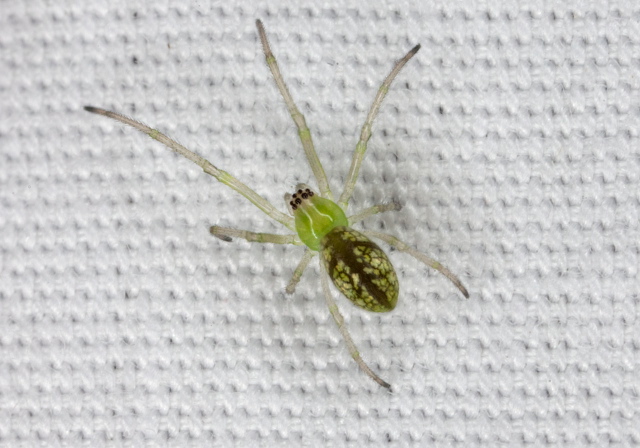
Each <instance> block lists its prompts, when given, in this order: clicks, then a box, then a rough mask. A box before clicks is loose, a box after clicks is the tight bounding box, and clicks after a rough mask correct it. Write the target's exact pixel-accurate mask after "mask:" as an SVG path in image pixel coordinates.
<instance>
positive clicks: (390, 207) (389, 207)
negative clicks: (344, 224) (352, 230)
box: [348, 202, 402, 226]
mask: <svg viewBox="0 0 640 448" xmlns="http://www.w3.org/2000/svg"><path fill="white" fill-rule="evenodd" d="M401 209H402V205H401V204H400V203H398V202H388V203H386V204H378V205H374V206H373V207H369V208H365V209H364V210H361V211H360V212H358V213H356V214H355V215H352V216H349V218H348V219H349V225H350V226H352V225H354V224H355V223H357V222H359V221H362V220H363V219H366V218H368V217H369V216H373V215H377V214H378V213H384V212H397V211H399V210H401Z"/></svg>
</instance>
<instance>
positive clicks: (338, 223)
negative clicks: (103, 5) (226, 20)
mask: <svg viewBox="0 0 640 448" xmlns="http://www.w3.org/2000/svg"><path fill="white" fill-rule="evenodd" d="M256 25H257V27H258V35H259V36H260V41H261V43H262V48H263V50H264V55H265V58H266V61H267V65H268V66H269V69H270V70H271V73H272V75H273V78H274V80H275V82H276V85H277V87H278V89H279V90H280V93H281V94H282V97H283V98H284V102H285V104H286V106H287V109H288V110H289V113H290V114H291V117H292V118H293V121H294V123H295V124H296V127H297V128H298V135H299V136H300V141H301V143H302V147H303V149H304V152H305V155H306V157H307V160H308V162H309V165H310V167H311V170H312V171H313V174H314V176H315V178H316V181H317V182H318V187H319V194H316V193H314V192H313V190H311V188H309V187H308V186H306V185H302V184H300V185H298V186H297V187H296V192H295V193H294V194H287V195H285V200H286V202H287V207H288V208H289V212H290V214H291V215H293V216H289V215H287V214H285V213H282V212H281V211H279V210H277V209H276V208H275V207H274V206H273V205H271V203H270V202H269V201H267V200H266V199H264V198H263V197H262V196H260V195H258V194H257V193H256V192H255V191H253V190H252V189H251V188H249V187H248V186H246V185H245V184H243V183H242V182H240V181H239V180H238V179H236V178H235V177H233V176H232V175H230V174H229V173H227V172H225V171H222V170H220V169H218V168H217V167H216V166H214V165H213V164H212V163H211V162H209V161H208V160H206V159H204V158H202V157H201V156H199V155H198V154H196V153H194V152H192V151H190V150H188V149H187V148H185V147H184V146H182V145H180V144H179V143H178V142H176V141H175V140H172V139H171V138H169V137H167V136H166V135H164V134H162V133H161V132H159V131H158V130H156V129H152V128H150V127H148V126H146V125H144V124H142V123H140V122H139V121H136V120H133V119H131V118H128V117H126V116H124V115H121V114H118V113H116V112H110V111H107V110H104V109H100V108H96V107H92V106H86V107H85V110H87V111H88V112H92V113H95V114H99V115H104V116H106V117H109V118H112V119H114V120H117V121H120V122H122V123H124V124H127V125H130V126H133V127H134V128H136V129H137V130H139V131H141V132H144V133H145V134H147V135H148V136H149V137H151V138H153V139H155V140H158V141H159V142H161V143H163V144H164V145H166V146H167V147H169V148H170V149H171V150H173V151H175V152H177V153H178V154H181V155H182V156H184V157H186V158H187V159H189V160H191V161H192V162H193V163H195V164H197V165H198V166H200V167H201V168H202V169H203V170H204V172H205V173H207V174H210V175H212V176H213V177H215V178H216V179H217V180H218V181H220V182H222V183H223V184H225V185H227V186H229V187H231V188H233V189H234V190H235V191H237V192H238V193H240V194H241V195H242V196H244V197H245V198H247V199H248V200H249V201H251V202H252V203H253V204H254V205H255V206H257V207H258V208H259V209H260V210H262V211H263V212H264V213H266V214H267V215H268V216H269V217H271V218H272V219H274V220H276V221H278V222H279V223H281V224H282V225H283V226H285V227H286V228H288V229H289V230H292V231H295V233H293V234H288V235H276V234H272V233H257V232H251V231H248V230H238V229H233V228H228V227H220V226H213V227H211V228H210V229H209V230H210V232H211V234H212V235H214V236H216V237H218V238H220V239H221V240H223V241H231V240H232V238H233V237H237V238H243V239H245V240H247V241H251V242H259V243H275V244H293V245H298V246H300V245H305V246H307V249H306V251H305V253H304V255H303V257H302V259H301V260H300V263H298V266H297V267H296V269H295V271H294V272H293V276H292V278H291V280H290V281H289V284H288V285H287V288H286V291H287V293H293V291H294V290H295V287H296V285H297V284H298V282H299V281H300V278H301V277H302V274H303V272H304V271H305V269H306V267H307V266H308V265H309V262H310V261H311V259H312V258H313V257H315V256H316V255H317V254H320V259H321V262H320V266H321V270H322V271H323V272H322V275H321V283H322V291H323V294H324V297H325V300H326V302H327V306H328V307H329V312H330V313H331V316H332V317H333V318H334V320H335V321H336V324H337V325H338V329H339V330H340V333H341V334H342V337H343V338H344V341H345V343H346V344H347V347H348V348H349V353H350V354H351V356H352V357H353V359H354V360H355V361H356V362H357V363H358V365H359V366H360V368H361V369H362V370H363V371H364V372H366V373H367V375H369V376H370V377H371V378H372V379H373V380H375V381H376V382H377V383H378V384H380V385H381V386H384V387H387V388H390V387H391V386H390V385H389V383H387V382H386V381H384V380H382V379H381V378H380V377H379V376H378V375H376V374H375V373H374V372H373V371H372V370H371V369H370V368H369V366H368V365H367V364H366V363H365V362H364V360H363V359H362V357H361V356H360V353H359V352H358V349H357V347H356V345H355V344H354V342H353V339H352V338H351V335H350V334H349V331H348V330H347V327H346V326H345V325H344V319H343V317H342V314H340V311H339V310H338V307H337V305H336V303H335V301H334V300H333V297H332V295H331V291H330V289H329V283H328V281H327V276H328V277H329V278H331V280H332V281H333V284H334V285H335V286H336V287H337V288H338V290H340V292H341V293H342V294H344V296H345V297H347V298H348V299H349V300H351V301H352V302H353V303H354V304H356V305H357V306H359V307H361V308H364V309H366V310H369V311H376V312H385V311H391V310H392V309H393V308H394V307H395V306H396V303H397V301H398V291H399V286H398V277H397V276H396V273H395V270H394V269H393V266H392V265H391V262H390V261H389V258H388V257H387V255H386V254H385V253H384V252H383V251H382V249H380V247H379V246H378V245H377V244H376V243H374V242H373V241H371V240H370V239H369V237H374V238H377V239H380V240H382V241H385V242H386V243H387V244H389V245H391V246H393V247H395V248H396V249H397V250H399V251H401V252H406V253H408V254H409V255H411V256H413V257H414V258H416V259H417V260H419V261H421V262H422V263H425V264H426V265H427V266H430V267H432V268H434V269H436V270H437V271H439V272H440V273H442V274H444V275H445V276H446V277H447V278H448V279H449V280H451V281H452V282H453V284H454V285H456V287H457V288H458V289H459V290H460V291H461V292H462V294H463V295H464V296H465V297H469V294H468V292H467V290H466V289H465V287H464V286H462V283H461V282H460V280H458V278H457V277H456V276H455V275H453V274H452V273H451V272H450V271H449V270H448V269H447V268H445V267H444V266H442V265H441V264H440V263H439V262H437V261H436V260H434V259H432V258H429V257H427V256H426V255H425V254H423V253H421V252H418V251H417V250H415V249H413V248H411V247H410V246H408V245H407V244H406V243H404V242H402V241H400V240H399V239H397V238H396V237H394V236H391V235H388V234H386V233H381V232H375V231H368V232H364V233H363V232H358V231H357V230H354V229H353V228H351V226H352V225H353V224H355V223H357V222H359V221H361V220H363V219H365V218H367V217H369V216H372V215H375V214H377V213H382V212H386V211H391V210H398V209H399V206H398V205H397V204H395V203H391V204H379V205H374V206H372V207H369V208H367V209H365V210H362V211H361V212H359V213H357V214H355V215H352V216H349V217H347V215H346V210H347V206H348V203H349V199H350V198H351V194H352V193H353V189H354V187H355V184H356V181H357V179H358V173H359V171H360V165H361V163H362V160H363V159H364V154H365V152H366V150H367V142H368V141H369V138H370V137H371V127H372V125H373V121H374V119H375V117H376V115H377V114H378V110H379V109H380V104H382V100H383V99H384V97H385V95H386V94H387V91H388V90H389V86H390V85H391V82H392V81H393V79H394V78H395V77H396V75H397V74H398V73H399V72H400V70H401V69H402V67H404V65H405V64H406V63H407V62H408V61H409V59H411V58H412V57H413V56H414V55H415V54H416V53H417V52H418V50H419V49H420V45H416V46H415V47H413V48H412V49H411V51H409V52H408V53H407V54H406V55H405V56H404V57H403V58H402V59H401V60H400V61H399V62H398V63H397V64H396V65H395V66H394V67H393V69H392V70H391V73H389V75H388V76H387V77H386V78H385V80H384V82H383V83H382V85H381V86H380V88H379V89H378V93H377V95H376V97H375V99H374V101H373V104H372V105H371V109H370V110H369V114H368V115H367V118H366V120H365V123H364V125H363V126H362V131H361V133H360V139H359V141H358V143H357V145H356V149H355V151H354V154H353V159H352V161H351V167H350V169H349V174H348V177H347V180H346V182H345V186H344V190H343V192H342V194H341V195H340V198H339V199H338V202H334V200H333V194H332V192H331V189H330V188H329V182H328V181H327V177H326V175H325V172H324V169H323V167H322V165H321V164H320V160H319V159H318V155H317V153H316V150H315V148H314V146H313V141H312V139H311V133H310V132H309V128H308V127H307V124H306V121H305V119H304V116H303V115H302V114H301V113H300V111H299V110H298V108H297V107H296V105H295V103H294V101H293V98H292V97H291V94H290V93H289V90H288V89H287V86H286V84H285V82H284V79H283V78H282V75H281V74H280V69H279V68H278V64H277V62H276V58H275V57H274V56H273V53H272V52H271V47H270V46H269V41H268V40H267V35H266V33H265V31H264V27H263V25H262V22H261V21H260V20H257V21H256Z"/></svg>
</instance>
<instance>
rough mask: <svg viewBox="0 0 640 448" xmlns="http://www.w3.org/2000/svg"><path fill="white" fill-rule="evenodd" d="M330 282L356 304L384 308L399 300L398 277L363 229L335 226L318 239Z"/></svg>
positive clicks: (388, 308) (371, 308) (386, 258)
mask: <svg viewBox="0 0 640 448" xmlns="http://www.w3.org/2000/svg"><path fill="white" fill-rule="evenodd" d="M320 254H321V257H322V262H323V263H324V266H325V268H326V269H327V272H328V273H329V276H330V277H331V280H332V281H333V284H334V285H336V288H338V289H339V290H340V292H341V293H342V294H344V295H345V297H346V298H347V299H349V300H351V301H352V302H353V303H355V304H356V305H357V306H359V307H361V308H364V309H366V310H369V311H374V312H379V313H382V312H386V311H391V310H392V309H393V308H395V306H396V303H397V302H398V290H399V288H398V277H397V275H396V271H395V270H394V269H393V266H392V265H391V262H390V261H389V258H388V257H387V255H386V254H385V253H384V252H383V250H382V249H380V247H379V246H378V245H377V244H376V243H374V242H373V241H371V240H370V239H369V238H367V237H366V236H365V235H363V234H362V233H360V232H358V231H356V230H353V229H352V228H350V227H343V226H338V227H335V228H333V229H332V230H331V231H330V232H329V233H327V234H326V235H325V236H324V237H323V238H322V239H321V241H320Z"/></svg>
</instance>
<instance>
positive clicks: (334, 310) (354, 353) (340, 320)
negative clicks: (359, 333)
mask: <svg viewBox="0 0 640 448" xmlns="http://www.w3.org/2000/svg"><path fill="white" fill-rule="evenodd" d="M320 269H321V270H322V273H321V275H320V278H321V280H322V291H323V292H324V298H325V300H326V302H327V306H328V307H329V312H330V313H331V316H332V317H333V320H335V321H336V324H337V325H338V330H340V333H341V334H342V339H344V342H345V343H346V344H347V349H348V350H349V353H350V354H351V357H352V358H353V359H354V361H355V362H356V363H357V364H358V366H359V367H360V369H362V371H363V372H364V373H366V374H367V375H369V376H370V377H371V379H373V381H375V382H376V383H378V384H379V385H381V386H382V387H386V388H387V389H391V384H389V383H387V382H386V381H384V380H383V379H382V378H380V377H379V376H378V375H376V374H375V373H374V372H373V370H371V368H370V367H369V366H368V365H367V363H365V362H364V360H363V359H362V357H361V356H360V352H359V351H358V347H356V344H355V343H354V342H353V339H351V335H350V334H349V330H348V329H347V326H346V325H345V324H344V317H342V313H340V310H339V309H338V305H336V302H335V301H334V300H333V297H331V290H330V289H329V280H328V277H329V274H327V271H326V269H325V267H324V264H323V263H322V262H321V263H320Z"/></svg>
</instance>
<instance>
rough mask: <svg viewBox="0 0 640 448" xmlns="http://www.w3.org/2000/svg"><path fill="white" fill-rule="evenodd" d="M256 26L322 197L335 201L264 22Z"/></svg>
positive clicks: (258, 21) (268, 62)
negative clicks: (281, 71) (286, 82)
mask: <svg viewBox="0 0 640 448" xmlns="http://www.w3.org/2000/svg"><path fill="white" fill-rule="evenodd" d="M256 26H257V27H258V34H259V35H260V42H262V49H263V51H264V57H265V59H266V60H267V65H268V66H269V69H270V70H271V74H272V75H273V79H274V81H275V82H276V85H277V86H278V90H280V94H281V95H282V98H283V99H284V102H285V104H286V105H287V109H288V110H289V114H290V115H291V118H293V122H294V123H295V124H296V127H297V128H298V135H299V136H300V142H301V143H302V147H303V148H304V153H305V155H306V156H307V160H308V161H309V166H310V167H311V171H313V175H314V176H315V178H316V180H317V182H318V188H319V189H320V194H321V195H322V197H325V198H328V199H331V200H333V195H332V194H331V189H330V188H329V182H328V181H327V175H326V174H325V172H324V168H323V167H322V164H321V163H320V159H319V158H318V154H317V153H316V149H315V147H314V146H313V140H312V139H311V131H309V128H308V127H307V122H306V120H305V118H304V115H302V112H300V110H298V107H297V106H296V104H295V102H294V101H293V97H292V96H291V93H289V89H288V88H287V85H286V84H285V82H284V78H283V77H282V73H280V68H279V67H278V62H277V61H276V57H275V56H274V55H273V52H272V51H271V47H270V46H269V40H268V39H267V34H266V32H265V31H264V25H262V22H261V21H260V20H256Z"/></svg>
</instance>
